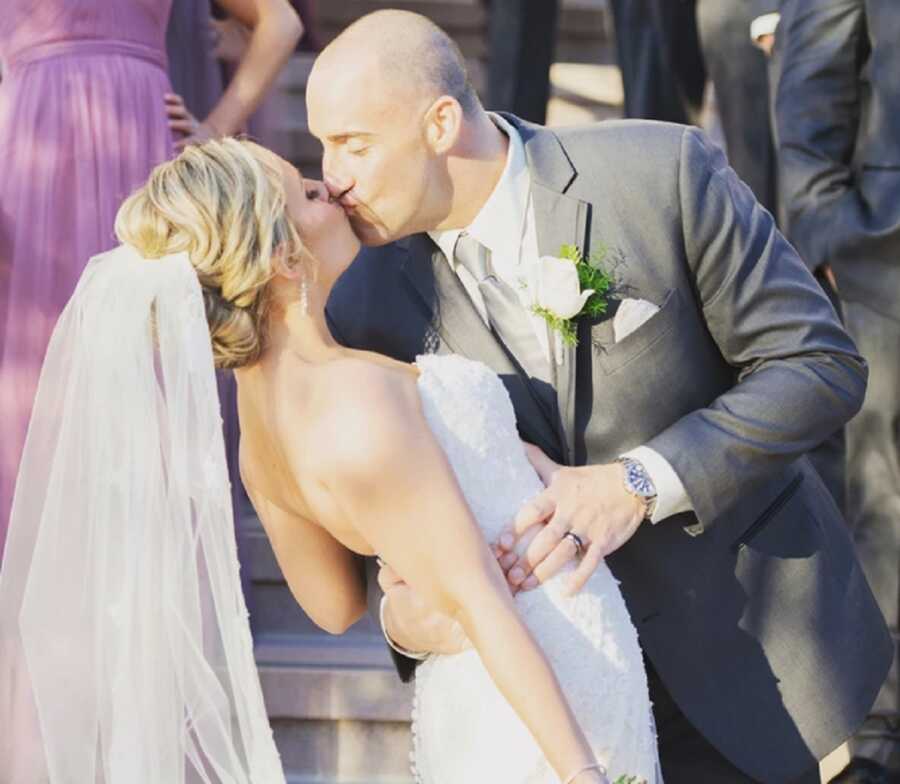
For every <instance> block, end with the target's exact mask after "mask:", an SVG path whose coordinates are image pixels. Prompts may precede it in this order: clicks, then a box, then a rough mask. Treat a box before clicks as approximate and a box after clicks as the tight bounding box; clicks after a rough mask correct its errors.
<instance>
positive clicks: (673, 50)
mask: <svg viewBox="0 0 900 784" xmlns="http://www.w3.org/2000/svg"><path fill="white" fill-rule="evenodd" d="M611 4H612V10H613V21H614V24H615V31H616V52H617V56H618V60H619V68H620V69H621V71H622V84H623V87H624V88H625V116H626V117H634V118H639V119H644V120H664V121H667V122H676V123H681V124H682V125H696V124H697V123H698V121H699V118H700V110H701V109H702V107H703V89H704V85H705V84H706V72H705V69H704V67H703V58H702V56H701V54H700V43H699V40H698V37H697V24H696V19H695V15H694V2H693V0H612V3H611Z"/></svg>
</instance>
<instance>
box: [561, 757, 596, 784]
mask: <svg viewBox="0 0 900 784" xmlns="http://www.w3.org/2000/svg"><path fill="white" fill-rule="evenodd" d="M589 770H599V771H600V775H601V776H606V768H604V767H603V766H602V765H601V764H600V763H599V762H595V763H594V764H593V765H585V766H584V767H583V768H581V769H580V770H576V771H575V772H574V773H573V774H572V775H571V776H569V778H567V779H566V780H565V781H564V782H563V784H572V782H573V781H575V779H577V778H578V777H579V776H580V775H581V774H582V773H585V772H586V771H589Z"/></svg>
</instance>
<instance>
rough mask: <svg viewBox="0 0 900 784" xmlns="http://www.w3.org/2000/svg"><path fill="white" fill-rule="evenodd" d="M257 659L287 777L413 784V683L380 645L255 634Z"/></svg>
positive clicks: (299, 781)
mask: <svg viewBox="0 0 900 784" xmlns="http://www.w3.org/2000/svg"><path fill="white" fill-rule="evenodd" d="M337 643H342V644H337ZM256 659H257V665H258V668H259V674H260V683H261V684H262V690H263V696H264V698H265V702H266V708H267V710H268V713H269V718H270V721H271V724H272V729H273V732H274V736H275V743H276V745H277V746H278V750H279V753H280V754H281V759H282V764H283V766H284V770H285V773H286V775H287V779H288V782H289V783H290V784H326V783H327V784H411V782H412V776H411V774H410V758H409V754H410V749H411V738H410V727H409V717H410V711H411V708H412V688H411V686H409V685H406V684H402V683H401V682H400V680H399V678H398V677H397V675H396V673H395V672H394V670H393V668H392V666H391V665H390V663H389V659H388V656H387V654H386V652H385V651H384V646H383V645H381V646H379V647H378V648H376V647H375V646H373V645H365V644H363V643H360V642H359V641H357V643H356V644H352V643H347V642H346V641H344V640H343V638H341V639H340V640H334V642H333V643H332V645H330V646H329V645H326V644H325V643H324V642H323V641H322V640H321V639H319V640H310V639H308V638H306V639H305V638H303V637H302V636H300V637H297V636H290V635H258V636H257V638H256ZM316 660H318V661H319V662H320V663H318V664H316V663H315V662H316Z"/></svg>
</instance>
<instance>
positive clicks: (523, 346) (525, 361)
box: [454, 232, 551, 383]
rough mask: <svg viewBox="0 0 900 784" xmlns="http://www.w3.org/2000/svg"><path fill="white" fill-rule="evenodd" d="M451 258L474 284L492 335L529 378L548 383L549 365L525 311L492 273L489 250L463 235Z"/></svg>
mask: <svg viewBox="0 0 900 784" xmlns="http://www.w3.org/2000/svg"><path fill="white" fill-rule="evenodd" d="M454 256H455V258H456V261H457V263H458V264H461V265H462V266H463V267H465V268H466V269H467V270H468V271H469V272H470V273H471V274H472V276H473V277H474V278H475V280H476V281H477V283H478V290H479V291H480V292H481V296H482V298H483V299H484V305H485V308H486V309H487V314H488V319H489V320H490V323H491V327H492V328H493V329H494V332H496V333H497V336H498V337H499V338H500V340H502V341H503V343H504V344H506V348H507V349H509V351H510V352H512V354H513V356H514V357H515V358H516V359H517V360H518V361H519V364H520V365H521V366H522V368H523V369H524V370H525V371H526V372H527V373H528V374H529V375H531V376H534V377H536V378H539V379H540V380H542V381H546V382H548V383H549V382H550V379H551V368H550V363H549V362H548V360H547V358H546V357H545V356H544V351H543V348H542V346H541V344H540V342H539V341H538V339H537V335H535V333H534V327H533V326H532V322H531V318H530V316H529V315H528V311H527V310H526V309H525V307H524V306H523V305H522V302H521V300H520V299H519V295H518V294H517V293H516V292H515V290H514V289H513V288H512V287H511V286H510V285H508V284H507V283H506V282H504V281H503V280H501V279H500V278H499V277H498V276H497V275H496V273H495V272H494V268H493V266H492V264H491V252H490V250H488V249H487V248H486V247H485V246H484V245H482V244H481V243H480V242H478V240H476V239H473V238H472V237H471V236H470V235H468V234H466V233H465V232H463V233H462V234H460V235H459V239H458V240H457V241H456V247H455V248H454Z"/></svg>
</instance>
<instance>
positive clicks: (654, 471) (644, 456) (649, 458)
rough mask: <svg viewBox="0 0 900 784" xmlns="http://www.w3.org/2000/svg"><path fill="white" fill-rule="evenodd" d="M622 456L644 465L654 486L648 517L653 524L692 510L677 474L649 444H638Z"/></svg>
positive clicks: (689, 500)
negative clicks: (653, 498) (654, 495)
mask: <svg viewBox="0 0 900 784" xmlns="http://www.w3.org/2000/svg"><path fill="white" fill-rule="evenodd" d="M622 457H628V458H631V459H632V460H637V462H639V463H640V464H641V465H642V466H644V469H645V470H646V471H647V474H648V475H649V476H650V480H651V481H652V482H653V485H654V487H656V508H655V509H654V510H653V515H652V517H651V518H650V522H651V523H653V524H654V525H655V524H656V523H658V522H659V521H660V520H665V519H666V518H667V517H671V516H672V515H675V514H679V513H680V512H691V511H693V508H694V507H693V506H692V505H691V499H690V498H688V494H687V491H686V490H685V489H684V485H683V484H682V482H681V480H680V479H679V478H678V474H676V473H675V469H674V468H672V466H671V465H670V464H669V461H668V460H666V459H665V458H664V457H663V456H662V455H661V454H659V452H657V451H656V450H655V449H651V448H650V447H649V446H639V447H637V448H636V449H632V450H631V451H630V452H626V453H625V454H624V455H622Z"/></svg>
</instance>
